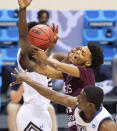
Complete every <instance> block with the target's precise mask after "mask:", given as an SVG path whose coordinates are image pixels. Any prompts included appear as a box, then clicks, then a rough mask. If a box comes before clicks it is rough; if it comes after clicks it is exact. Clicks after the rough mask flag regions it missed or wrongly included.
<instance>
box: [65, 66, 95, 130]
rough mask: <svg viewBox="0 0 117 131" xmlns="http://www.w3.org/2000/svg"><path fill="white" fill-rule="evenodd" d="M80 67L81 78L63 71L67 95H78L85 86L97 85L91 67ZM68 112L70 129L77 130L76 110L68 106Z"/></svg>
mask: <svg viewBox="0 0 117 131" xmlns="http://www.w3.org/2000/svg"><path fill="white" fill-rule="evenodd" d="M78 69H79V71H80V78H77V77H74V76H71V75H68V74H65V73H63V77H64V82H65V86H66V88H65V89H66V94H67V95H71V96H78V95H79V94H80V92H81V90H82V89H83V88H84V87H85V86H87V85H95V77H94V73H93V70H92V69H91V68H87V67H84V66H78ZM66 112H67V114H68V127H69V131H77V128H76V126H75V125H76V123H75V117H74V111H73V110H72V109H71V108H70V107H68V108H67V109H66Z"/></svg>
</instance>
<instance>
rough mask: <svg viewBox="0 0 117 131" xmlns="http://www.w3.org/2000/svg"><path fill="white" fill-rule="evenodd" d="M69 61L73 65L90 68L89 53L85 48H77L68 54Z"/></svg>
mask: <svg viewBox="0 0 117 131" xmlns="http://www.w3.org/2000/svg"><path fill="white" fill-rule="evenodd" d="M69 61H70V62H71V63H72V64H74V65H85V66H91V52H90V50H89V48H88V47H87V46H79V47H77V48H75V49H73V50H71V51H70V53H69Z"/></svg>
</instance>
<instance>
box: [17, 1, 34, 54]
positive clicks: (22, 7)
mask: <svg viewBox="0 0 117 131" xmlns="http://www.w3.org/2000/svg"><path fill="white" fill-rule="evenodd" d="M31 1H32V0H18V3H19V23H18V29H19V46H20V48H21V51H22V52H25V51H26V50H27V49H28V48H29V45H28V40H27V35H28V24H27V21H26V8H27V6H28V5H29V4H30V3H31ZM27 46H28V48H27ZM25 49H26V50H25Z"/></svg>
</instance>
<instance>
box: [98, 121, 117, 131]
mask: <svg viewBox="0 0 117 131" xmlns="http://www.w3.org/2000/svg"><path fill="white" fill-rule="evenodd" d="M100 131H117V124H116V123H115V122H114V121H112V120H104V122H103V123H102V124H101V127H100Z"/></svg>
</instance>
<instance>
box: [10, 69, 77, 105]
mask: <svg viewBox="0 0 117 131" xmlns="http://www.w3.org/2000/svg"><path fill="white" fill-rule="evenodd" d="M15 70H16V69H15ZM16 72H17V74H13V73H12V76H14V77H16V79H17V81H16V82H13V83H11V84H10V86H13V85H14V84H18V83H21V82H26V83H27V84H28V85H30V86H31V87H33V88H34V89H35V90H36V91H38V92H39V93H40V94H41V95H42V96H44V97H46V98H48V99H50V100H51V101H53V102H56V103H58V104H61V105H64V106H66V107H72V108H74V107H75V106H76V105H77V98H76V97H72V96H69V95H64V94H62V93H57V92H56V91H54V90H51V89H49V88H46V87H45V86H43V85H42V84H40V83H39V82H36V81H34V80H32V79H31V78H30V76H28V74H27V73H26V72H18V71H17V70H16Z"/></svg>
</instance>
